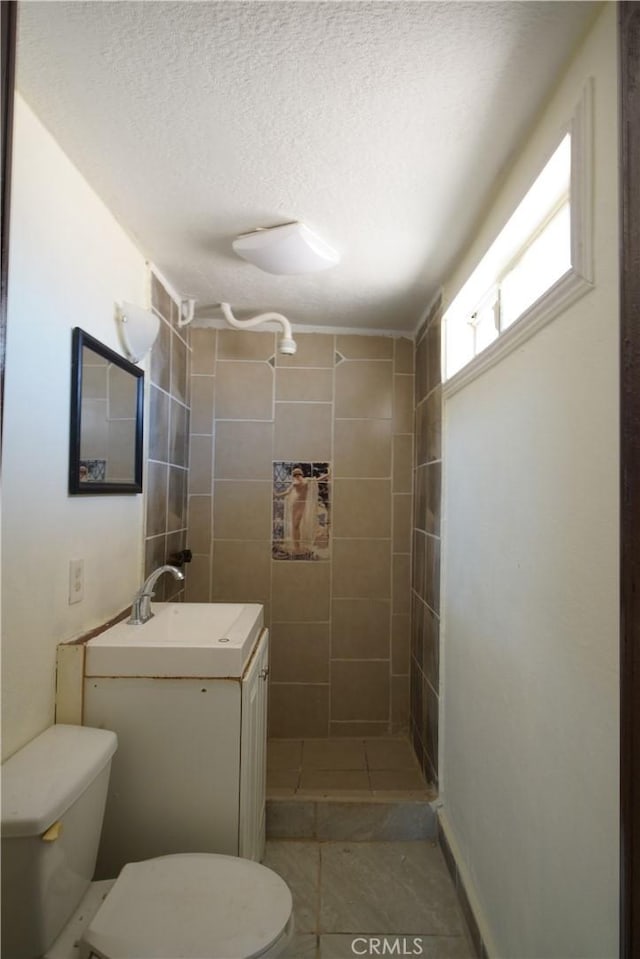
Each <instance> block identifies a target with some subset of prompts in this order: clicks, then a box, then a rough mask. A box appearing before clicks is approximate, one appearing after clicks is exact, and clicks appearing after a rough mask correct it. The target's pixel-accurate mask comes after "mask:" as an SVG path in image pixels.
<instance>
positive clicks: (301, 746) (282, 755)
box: [267, 737, 435, 801]
mask: <svg viewBox="0 0 640 959" xmlns="http://www.w3.org/2000/svg"><path fill="white" fill-rule="evenodd" d="M434 796H435V793H434V791H433V790H432V789H430V787H429V786H428V785H427V784H426V783H425V781H424V777H423V775H422V771H421V769H420V767H419V765H418V762H417V760H416V757H415V755H414V752H413V749H412V748H411V746H410V745H409V743H408V741H407V740H406V739H402V738H399V737H398V738H389V739H385V738H378V739H271V740H269V742H268V745H267V797H268V798H270V799H285V798H292V797H299V798H317V797H321V798H335V799H346V798H351V799H361V800H362V799H366V800H369V801H370V800H374V801H375V800H376V799H378V800H382V799H386V800H388V799H424V800H426V801H428V800H429V799H433V798H434Z"/></svg>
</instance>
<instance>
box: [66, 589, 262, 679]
mask: <svg viewBox="0 0 640 959" xmlns="http://www.w3.org/2000/svg"><path fill="white" fill-rule="evenodd" d="M151 608H152V610H153V613H154V616H153V618H152V619H150V620H149V622H147V623H145V624H144V626H129V625H128V624H127V623H126V622H122V623H118V624H117V625H116V626H112V627H111V628H110V629H107V630H105V631H104V633H100V635H99V636H96V637H94V639H90V640H89V642H88V643H87V648H86V659H85V675H86V676H164V677H167V676H175V677H183V676H198V677H202V678H206V677H214V678H220V677H223V678H224V677H227V676H228V677H238V676H242V674H243V672H244V669H245V666H246V664H247V662H248V661H249V657H250V656H251V652H252V650H253V647H254V646H255V643H256V641H257V639H258V636H259V635H260V633H261V632H262V625H263V622H264V611H263V607H262V606H260V605H259V604H257V603H152V606H151Z"/></svg>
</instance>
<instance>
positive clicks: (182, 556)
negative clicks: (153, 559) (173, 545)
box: [167, 549, 193, 568]
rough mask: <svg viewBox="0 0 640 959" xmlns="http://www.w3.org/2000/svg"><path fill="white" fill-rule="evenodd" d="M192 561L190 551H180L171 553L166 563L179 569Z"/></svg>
mask: <svg viewBox="0 0 640 959" xmlns="http://www.w3.org/2000/svg"><path fill="white" fill-rule="evenodd" d="M192 559H193V553H192V552H191V550H190V549H181V550H179V551H178V552H177V553H172V554H171V556H170V557H169V559H168V560H167V563H168V564H169V566H177V567H178V568H180V567H181V566H184V564H185V563H190V562H191V560H192Z"/></svg>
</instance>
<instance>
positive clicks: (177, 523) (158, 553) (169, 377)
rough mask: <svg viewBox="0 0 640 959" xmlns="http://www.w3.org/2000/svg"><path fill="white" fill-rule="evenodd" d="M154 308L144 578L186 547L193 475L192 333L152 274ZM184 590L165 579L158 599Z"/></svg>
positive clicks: (173, 596)
mask: <svg viewBox="0 0 640 959" xmlns="http://www.w3.org/2000/svg"><path fill="white" fill-rule="evenodd" d="M151 305H152V307H153V309H154V310H155V312H156V313H157V314H158V316H159V317H160V320H161V322H160V332H159V334H158V338H157V340H156V342H155V343H154V345H153V349H152V350H151V361H150V371H149V380H150V385H149V394H150V395H149V424H148V429H147V434H148V437H149V447H148V457H147V514H146V527H145V576H148V575H149V573H150V572H152V571H153V570H154V569H156V568H157V567H158V566H162V564H163V563H166V562H167V561H168V560H169V559H170V557H171V556H172V555H173V554H174V553H176V552H179V551H180V550H181V549H183V548H184V547H185V545H186V537H187V484H188V475H189V472H188V464H189V415H190V414H189V385H190V384H189V371H190V365H191V363H190V360H191V348H190V345H189V336H190V331H189V327H184V328H183V329H180V328H179V326H178V316H179V308H178V304H177V303H175V301H174V300H173V299H172V298H171V296H170V295H169V293H168V292H167V290H166V289H165V288H164V286H163V285H162V283H161V282H160V281H159V279H158V278H157V277H156V276H155V274H153V273H152V275H151ZM183 586H184V584H183V583H180V582H178V581H176V580H174V579H173V578H171V577H170V576H163V577H161V579H160V580H159V581H158V584H157V587H156V599H157V600H158V601H159V602H161V601H163V600H165V601H166V600H174V599H181V598H182V597H183V595H184V589H183Z"/></svg>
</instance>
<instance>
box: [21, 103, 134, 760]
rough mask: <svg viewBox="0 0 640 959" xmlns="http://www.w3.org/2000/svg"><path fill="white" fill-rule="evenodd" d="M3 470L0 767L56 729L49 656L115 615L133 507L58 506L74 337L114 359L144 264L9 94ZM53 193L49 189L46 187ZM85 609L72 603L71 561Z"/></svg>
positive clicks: (129, 502) (128, 588)
mask: <svg viewBox="0 0 640 959" xmlns="http://www.w3.org/2000/svg"><path fill="white" fill-rule="evenodd" d="M14 149H15V153H14V160H13V184H12V204H11V257H10V263H9V303H8V321H7V370H6V383H5V397H4V399H5V412H4V436H3V450H2V452H3V462H2V473H3V475H2V487H3V489H2V559H3V562H2V683H3V695H2V701H3V702H2V710H3V713H2V717H3V723H2V733H3V735H2V740H3V742H2V747H3V756H5V757H6V756H9V755H11V754H12V753H13V752H15V751H16V750H17V749H18V748H20V747H21V746H22V745H24V744H25V743H26V742H28V741H29V740H30V739H32V738H33V737H34V736H36V735H37V734H38V733H40V732H42V730H43V729H45V728H46V727H47V726H49V725H50V724H51V723H52V722H53V717H54V688H55V656H56V645H57V644H58V643H60V642H62V641H64V640H67V639H71V638H73V637H75V636H78V635H81V634H82V633H84V632H86V631H88V630H90V629H92V628H93V627H95V626H97V625H99V624H100V623H102V622H104V621H105V620H107V619H109V618H110V617H111V616H113V615H114V614H116V613H118V612H120V611H121V610H122V609H124V608H125V607H126V606H127V605H128V604H129V603H130V602H131V596H132V590H133V589H134V588H135V585H136V583H137V582H138V580H139V576H140V573H141V565H142V564H141V553H142V522H143V504H142V497H141V496H139V495H138V496H136V495H123V496H68V494H67V477H68V456H69V412H70V410H69V406H70V393H71V389H70V385H71V384H70V377H71V330H72V328H73V327H74V326H80V327H82V328H83V329H84V330H86V331H87V332H88V333H90V334H91V335H92V336H94V337H96V338H97V339H99V340H101V341H102V342H103V343H105V344H106V345H107V346H109V347H111V349H114V350H116V351H118V352H121V348H120V343H119V341H118V335H117V328H116V323H115V319H114V315H115V310H114V303H115V302H116V301H119V300H130V301H133V302H137V303H141V304H144V302H145V296H146V282H147V271H146V267H145V263H144V259H143V257H142V256H141V254H140V253H139V252H138V250H136V248H135V247H134V246H133V244H132V243H131V241H130V240H129V239H128V238H127V236H126V235H125V234H124V232H123V231H122V229H121V228H120V226H119V225H118V224H117V223H116V221H115V220H114V219H113V217H112V216H111V214H110V213H109V211H108V210H107V209H106V207H105V206H104V205H103V204H102V202H101V201H100V200H99V199H98V197H97V196H96V194H95V193H94V192H93V191H92V190H91V189H90V187H89V186H88V185H87V183H86V182H85V180H84V179H83V178H82V177H81V176H80V174H79V173H78V171H77V170H76V169H75V167H74V166H72V164H71V163H70V162H69V160H68V159H67V157H66V156H65V155H64V154H63V153H62V151H61V150H60V148H59V147H58V145H57V144H56V143H55V141H54V140H53V139H52V138H51V137H50V135H49V134H48V133H47V131H46V130H45V129H44V128H43V127H42V125H41V124H40V122H39V120H38V119H37V118H36V117H35V116H34V114H33V113H32V112H31V110H30V109H29V107H28V106H27V105H26V104H25V103H24V101H23V100H22V98H21V97H20V96H19V95H18V96H17V97H16V114H15V130H14ZM52 185H54V187H55V188H52ZM71 559H83V560H84V600H83V601H82V602H81V603H78V604H76V605H73V606H70V605H69V604H68V589H69V585H68V584H69V561H70V560H71Z"/></svg>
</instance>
